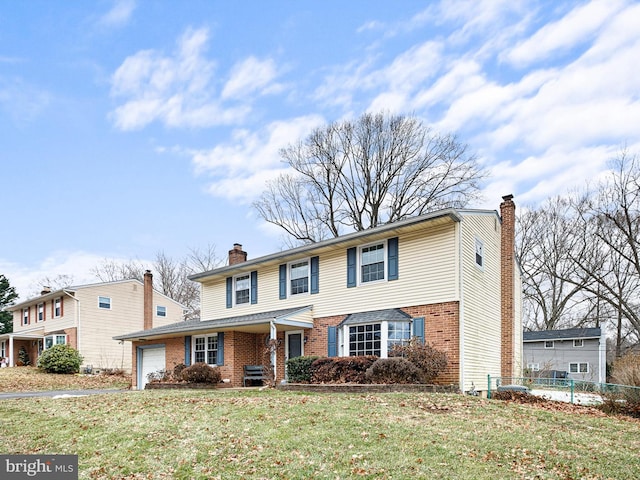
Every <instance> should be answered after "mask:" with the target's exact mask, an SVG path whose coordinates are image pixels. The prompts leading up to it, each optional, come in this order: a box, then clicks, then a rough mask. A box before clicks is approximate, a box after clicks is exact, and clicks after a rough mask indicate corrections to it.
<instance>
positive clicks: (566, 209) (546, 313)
mask: <svg viewBox="0 0 640 480" xmlns="http://www.w3.org/2000/svg"><path fill="white" fill-rule="evenodd" d="M572 205H573V204H572V202H570V200H569V199H568V198H563V197H555V198H551V199H549V200H548V201H547V202H545V203H544V204H543V205H541V206H540V207H538V208H535V209H534V208H530V209H528V210H527V209H525V210H524V213H523V214H522V215H521V216H520V218H519V219H518V222H517V225H518V234H517V238H518V251H519V256H520V264H521V266H522V269H523V272H524V275H523V280H524V282H523V283H524V297H523V303H524V311H525V326H526V328H528V329H530V330H554V329H558V328H568V327H575V326H578V325H580V324H584V323H585V320H586V319H587V318H589V312H590V311H591V308H590V305H589V301H590V295H587V294H586V292H585V290H584V288H583V287H584V286H585V285H586V284H587V283H588V282H589V281H590V280H589V276H588V275H587V274H585V272H583V271H581V270H580V269H576V266H575V264H574V261H573V260H572V256H573V255H572V254H571V252H572V251H574V250H575V249H576V248H581V247H582V239H583V238H584V237H583V236H582V235H580V230H579V229H580V219H579V217H577V216H576V214H575V212H574V211H573V208H572Z"/></svg>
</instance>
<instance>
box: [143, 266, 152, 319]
mask: <svg viewBox="0 0 640 480" xmlns="http://www.w3.org/2000/svg"><path fill="white" fill-rule="evenodd" d="M143 291H144V293H143V295H144V313H143V319H144V322H143V330H149V329H151V328H153V275H152V274H151V270H145V272H144V290H143Z"/></svg>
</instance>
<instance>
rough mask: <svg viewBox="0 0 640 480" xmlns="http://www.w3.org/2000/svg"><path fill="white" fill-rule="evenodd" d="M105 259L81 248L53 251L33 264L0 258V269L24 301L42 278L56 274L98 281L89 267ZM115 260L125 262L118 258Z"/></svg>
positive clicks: (76, 280)
mask: <svg viewBox="0 0 640 480" xmlns="http://www.w3.org/2000/svg"><path fill="white" fill-rule="evenodd" d="M105 258H107V257H106V256H104V255H98V254H95V253H90V252H84V251H76V252H71V251H56V252H51V253H49V255H48V256H47V257H45V258H42V259H40V260H39V261H38V263H36V264H33V265H26V264H16V263H13V262H11V261H9V260H6V259H3V258H0V271H1V272H3V274H4V275H5V276H6V277H7V278H8V279H9V282H10V284H11V286H13V287H15V289H16V291H17V292H18V295H20V298H19V300H18V301H24V300H27V299H28V298H30V297H33V296H35V295H37V294H38V292H39V291H40V289H41V288H42V287H43V286H44V285H42V284H41V283H40V282H41V281H42V280H44V279H45V278H50V279H54V278H56V277H58V276H59V275H68V276H70V277H72V279H73V283H74V285H82V284H87V283H96V282H98V281H99V280H98V279H97V278H96V277H95V275H93V274H92V273H91V269H93V268H95V267H97V266H99V265H100V264H102V262H103V261H104V259H105ZM114 260H115V261H122V262H125V261H126V260H124V259H117V258H114Z"/></svg>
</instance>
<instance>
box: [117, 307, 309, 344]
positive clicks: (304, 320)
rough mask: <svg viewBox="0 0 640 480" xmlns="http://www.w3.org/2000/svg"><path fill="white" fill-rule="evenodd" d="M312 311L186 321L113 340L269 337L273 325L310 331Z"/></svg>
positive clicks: (284, 328)
mask: <svg viewBox="0 0 640 480" xmlns="http://www.w3.org/2000/svg"><path fill="white" fill-rule="evenodd" d="M312 310H313V308H312V307H311V306H306V307H294V308H285V309H281V310H272V311H269V312H260V313H252V314H248V315H240V316H237V317H227V318H221V319H218V320H187V321H184V322H178V323H172V324H170V325H164V326H161V327H156V328H151V329H149V330H140V331H138V332H133V333H129V334H126V335H118V336H116V337H113V339H114V340H122V341H129V342H134V341H149V340H158V339H161V338H171V337H179V336H183V335H199V334H204V333H215V332H225V331H240V332H249V333H269V332H270V329H271V325H272V324H274V325H276V326H280V327H282V330H293V329H300V328H313V312H312Z"/></svg>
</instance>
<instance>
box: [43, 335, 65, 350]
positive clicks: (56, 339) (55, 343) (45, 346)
mask: <svg viewBox="0 0 640 480" xmlns="http://www.w3.org/2000/svg"><path fill="white" fill-rule="evenodd" d="M59 337H62V338H63V339H64V341H63V342H62V343H58V338H59ZM47 338H51V339H53V343H52V344H51V347H55V346H56V345H66V344H67V335H66V334H64V333H55V334H53V335H47V336H45V337H44V341H43V342H42V346H43V350H46V349H47ZM51 347H49V348H51Z"/></svg>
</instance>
